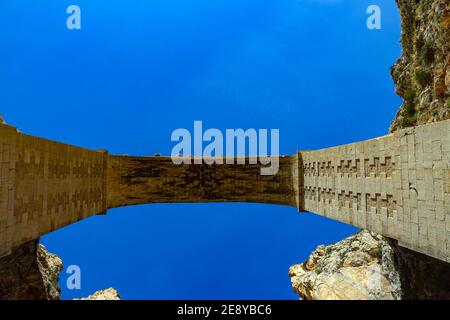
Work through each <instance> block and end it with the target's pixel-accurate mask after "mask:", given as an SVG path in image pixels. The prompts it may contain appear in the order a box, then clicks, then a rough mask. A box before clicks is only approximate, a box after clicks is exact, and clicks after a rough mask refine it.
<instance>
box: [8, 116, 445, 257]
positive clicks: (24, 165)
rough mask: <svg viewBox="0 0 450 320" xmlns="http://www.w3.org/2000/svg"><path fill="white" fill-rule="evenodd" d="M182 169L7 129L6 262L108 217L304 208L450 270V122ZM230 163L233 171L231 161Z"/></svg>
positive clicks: (164, 159)
mask: <svg viewBox="0 0 450 320" xmlns="http://www.w3.org/2000/svg"><path fill="white" fill-rule="evenodd" d="M246 160H247V161H246V164H234V165H230V164H214V165H207V164H191V165H188V164H182V165H175V164H174V163H172V161H171V159H170V157H158V156H155V157H130V156H119V155H110V154H109V153H108V152H107V151H96V150H88V149H83V148H79V147H75V146H71V145H67V144H63V143H59V142H55V141H50V140H47V139H42V138H38V137H34V136H30V135H27V134H24V133H20V132H18V130H17V129H16V128H15V127H12V126H7V125H2V124H0V181H1V185H0V256H1V255H6V254H8V253H9V252H10V251H11V250H12V249H14V248H16V247H17V246H19V245H21V244H23V243H25V242H27V241H29V240H32V239H36V238H39V237H40V236H41V235H44V234H46V233H49V232H52V231H54V230H56V229H59V228H62V227H64V226H66V225H69V224H72V223H75V222H77V221H79V220H82V219H85V218H88V217H90V216H92V215H97V214H105V213H106V212H107V210H108V209H110V208H115V207H122V206H129V205H138V204H147V203H170V202H257V203H270V204H279V205H287V206H292V207H296V208H297V209H298V210H299V211H309V212H313V213H316V214H319V215H322V216H325V217H329V218H331V219H335V220H339V221H341V222H344V223H348V224H352V225H354V226H356V227H359V228H365V229H368V230H371V231H374V232H377V233H380V234H382V235H384V236H387V237H390V238H393V239H396V240H398V242H399V244H400V245H402V246H405V247H408V248H410V249H412V250H415V251H418V252H421V253H424V254H426V255H429V256H433V257H435V258H438V259H440V260H444V261H447V262H450V120H447V121H442V122H437V123H432V124H427V125H422V126H418V127H412V128H408V129H404V130H400V131H397V132H395V133H393V134H390V135H386V136H383V137H379V138H376V139H372V140H367V141H363V142H357V143H352V144H348V145H343V146H337V147H332V148H326V149H322V150H315V151H298V152H297V153H296V154H295V155H291V156H283V157H281V158H280V166H279V171H278V173H277V174H276V175H273V176H264V175H261V174H260V169H261V165H260V164H249V161H248V159H246ZM224 163H226V162H225V161H224Z"/></svg>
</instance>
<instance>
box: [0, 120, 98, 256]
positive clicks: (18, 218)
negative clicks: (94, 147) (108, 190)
mask: <svg viewBox="0 0 450 320" xmlns="http://www.w3.org/2000/svg"><path fill="white" fill-rule="evenodd" d="M105 156H106V154H105V153H104V152H97V151H91V150H86V149H82V148H78V147H74V146H69V145H66V144H62V143H58V142H54V141H50V140H46V139H41V138H37V137H33V136H29V135H26V134H22V133H19V132H18V131H17V130H16V129H15V128H13V127H10V126H5V125H0V158H1V186H0V255H1V254H7V253H8V252H9V251H10V250H11V249H12V248H14V247H17V246H19V245H20V244H23V243H25V242H27V241H29V240H32V239H36V238H38V237H39V236H41V235H43V234H46V233H49V232H51V231H53V230H56V229H59V228H62V227H64V226H66V225H69V224H72V223H74V222H76V221H79V220H81V219H84V218H87V217H89V216H92V215H94V214H98V213H101V212H103V211H105V210H106V207H105V206H106V199H105V194H104V190H105V178H104V159H105Z"/></svg>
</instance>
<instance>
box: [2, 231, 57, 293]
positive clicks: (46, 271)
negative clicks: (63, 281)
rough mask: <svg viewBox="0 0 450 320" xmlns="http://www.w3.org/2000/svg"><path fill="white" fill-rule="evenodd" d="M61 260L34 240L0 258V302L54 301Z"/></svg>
mask: <svg viewBox="0 0 450 320" xmlns="http://www.w3.org/2000/svg"><path fill="white" fill-rule="evenodd" d="M62 268H63V263H62V261H61V259H60V258H59V257H58V256H56V255H53V254H51V253H49V252H48V251H47V250H46V249H45V247H44V246H43V245H41V244H39V242H38V240H35V241H30V242H28V243H26V244H24V245H22V246H20V247H19V248H17V249H16V250H14V251H13V252H12V253H11V254H10V255H8V256H6V257H3V258H1V259H0V299H1V300H58V299H59V295H60V289H59V287H58V276H59V272H60V271H61V270H62Z"/></svg>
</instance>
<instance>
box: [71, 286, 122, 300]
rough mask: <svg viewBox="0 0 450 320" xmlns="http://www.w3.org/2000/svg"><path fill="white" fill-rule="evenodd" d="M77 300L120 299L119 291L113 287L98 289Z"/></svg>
mask: <svg viewBox="0 0 450 320" xmlns="http://www.w3.org/2000/svg"><path fill="white" fill-rule="evenodd" d="M79 300H120V296H119V293H118V292H117V290H116V289H114V288H109V289H105V290H99V291H97V292H95V293H94V294H92V295H90V296H89V297H87V298H81V299H79Z"/></svg>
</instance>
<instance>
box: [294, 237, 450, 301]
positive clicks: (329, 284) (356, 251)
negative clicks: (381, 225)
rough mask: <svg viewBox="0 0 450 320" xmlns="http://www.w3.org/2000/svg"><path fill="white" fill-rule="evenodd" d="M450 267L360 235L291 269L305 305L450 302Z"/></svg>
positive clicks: (325, 248) (326, 248) (323, 248)
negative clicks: (323, 302) (307, 302)
mask: <svg viewBox="0 0 450 320" xmlns="http://www.w3.org/2000/svg"><path fill="white" fill-rule="evenodd" d="M449 272H450V265H449V264H448V263H446V262H442V261H439V260H436V259H433V258H430V257H428V256H424V255H422V254H420V253H417V252H414V251H410V250H408V249H404V248H401V247H399V246H398V245H397V244H396V243H395V241H393V240H391V239H387V238H385V237H383V236H381V235H378V234H375V233H372V232H369V231H366V230H361V231H360V232H358V233H357V234H355V235H353V236H351V237H348V238H346V239H344V240H342V241H340V242H338V243H336V244H332V245H328V246H319V247H318V248H317V249H316V250H315V251H314V252H313V253H312V254H311V255H310V256H309V258H308V260H307V261H305V262H304V263H302V264H298V265H294V266H292V267H291V268H290V269H289V276H290V277H291V281H292V288H293V289H294V291H295V292H297V293H298V294H299V296H300V298H301V299H304V300H400V299H450V277H448V274H449Z"/></svg>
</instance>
